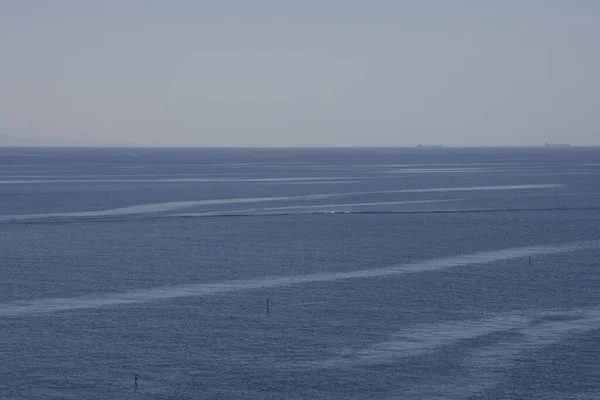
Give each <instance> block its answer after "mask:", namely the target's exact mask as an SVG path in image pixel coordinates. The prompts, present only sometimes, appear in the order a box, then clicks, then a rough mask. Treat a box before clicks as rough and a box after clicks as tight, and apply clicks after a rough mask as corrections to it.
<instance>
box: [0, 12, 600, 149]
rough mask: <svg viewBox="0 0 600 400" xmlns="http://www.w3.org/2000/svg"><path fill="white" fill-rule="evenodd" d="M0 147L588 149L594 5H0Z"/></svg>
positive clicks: (595, 115)
mask: <svg viewBox="0 0 600 400" xmlns="http://www.w3.org/2000/svg"><path fill="white" fill-rule="evenodd" d="M0 57H1V58H0V145H93V144H99V145H142V146H145V145H150V146H157V145H177V146H181V145H193V146H336V145H338V146H365V145H368V146H414V145H416V144H417V143H423V144H443V145H540V144H543V143H544V142H568V143H571V144H573V145H587V144H589V145H593V144H595V145H600V75H599V74H600V1H596V0H588V1H579V0H563V1H558V0H514V1H511V0H496V1H491V0H490V1H485V0H473V1H460V0H438V1H428V0H414V1H402V0H389V1H385V0H380V1H377V0H361V1H355V0H314V1H313V0H296V1H292V0H289V1H286V0H272V1H271V0H268V1H267V0H265V1H263V0H243V1H242V0H239V1H233V0H231V1H227V0H222V1H210V2H209V1H201V0H189V1H188V0H173V1H167V0H164V1H152V0H102V1H92V0H89V1H88V0H70V1H67V0H53V1H46V0H38V1H34V0H0Z"/></svg>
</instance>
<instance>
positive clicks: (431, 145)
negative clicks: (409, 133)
mask: <svg viewBox="0 0 600 400" xmlns="http://www.w3.org/2000/svg"><path fill="white" fill-rule="evenodd" d="M417 147H442V145H441V144H420V143H419V144H418V145H417Z"/></svg>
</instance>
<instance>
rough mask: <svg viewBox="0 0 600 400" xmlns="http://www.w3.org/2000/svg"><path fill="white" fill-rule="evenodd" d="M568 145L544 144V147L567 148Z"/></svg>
mask: <svg viewBox="0 0 600 400" xmlns="http://www.w3.org/2000/svg"><path fill="white" fill-rule="evenodd" d="M569 146H571V145H570V144H567V143H548V142H546V143H544V147H569Z"/></svg>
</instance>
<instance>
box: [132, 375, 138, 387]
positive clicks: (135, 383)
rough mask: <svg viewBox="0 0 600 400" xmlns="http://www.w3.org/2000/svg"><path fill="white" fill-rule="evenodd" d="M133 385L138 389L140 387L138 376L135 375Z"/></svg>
mask: <svg viewBox="0 0 600 400" xmlns="http://www.w3.org/2000/svg"><path fill="white" fill-rule="evenodd" d="M133 384H134V385H135V386H136V387H137V385H138V374H134V375H133Z"/></svg>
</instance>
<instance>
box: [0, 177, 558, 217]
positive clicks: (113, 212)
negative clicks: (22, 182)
mask: <svg viewBox="0 0 600 400" xmlns="http://www.w3.org/2000/svg"><path fill="white" fill-rule="evenodd" d="M561 186H563V185H560V184H539V185H510V186H466V187H441V188H424V189H399V190H380V191H369V192H342V193H320V194H309V195H300V196H275V197H247V198H229V199H207V200H190V201H171V202H164V203H150V204H139V205H135V206H129V207H120V208H112V209H108V210H96V211H77V212H61V213H58V212H57V213H40V214H12V215H11V214H7V215H0V221H25V220H34V219H48V218H65V217H66V218H88V217H110V216H123V215H140V214H153V213H161V212H169V211H175V210H181V209H186V208H192V207H198V206H205V205H217V204H243V203H264V202H273V201H288V200H297V201H310V200H323V199H331V198H336V197H348V196H360V195H370V194H393V193H429V192H464V191H479V190H523V189H547V188H557V187H561Z"/></svg>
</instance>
